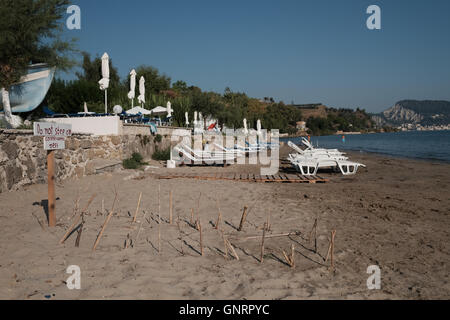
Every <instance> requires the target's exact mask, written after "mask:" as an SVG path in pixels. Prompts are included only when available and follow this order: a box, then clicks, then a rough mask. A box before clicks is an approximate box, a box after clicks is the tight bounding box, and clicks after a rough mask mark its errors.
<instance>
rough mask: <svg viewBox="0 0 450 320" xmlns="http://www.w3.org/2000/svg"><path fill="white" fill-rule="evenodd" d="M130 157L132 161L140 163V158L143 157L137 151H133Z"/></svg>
mask: <svg viewBox="0 0 450 320" xmlns="http://www.w3.org/2000/svg"><path fill="white" fill-rule="evenodd" d="M131 159H133V160H134V161H136V162H137V163H142V160H143V159H144V157H142V155H141V154H140V153H138V152H134V153H133V154H132V155H131Z"/></svg>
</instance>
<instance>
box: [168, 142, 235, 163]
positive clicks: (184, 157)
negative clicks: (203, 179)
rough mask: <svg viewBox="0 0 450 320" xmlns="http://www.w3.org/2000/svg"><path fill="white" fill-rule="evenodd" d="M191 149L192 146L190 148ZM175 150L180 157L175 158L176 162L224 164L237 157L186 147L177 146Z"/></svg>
mask: <svg viewBox="0 0 450 320" xmlns="http://www.w3.org/2000/svg"><path fill="white" fill-rule="evenodd" d="M189 149H190V148H189ZM174 150H175V151H176V152H178V155H179V157H180V159H174V160H175V161H176V162H180V163H184V164H192V165H214V164H221V165H223V166H225V165H228V164H230V162H234V160H235V157H234V156H230V155H219V156H213V155H211V154H203V155H202V154H199V153H198V152H195V151H194V150H192V149H190V150H191V151H188V150H187V149H185V147H184V146H183V147H175V148H174Z"/></svg>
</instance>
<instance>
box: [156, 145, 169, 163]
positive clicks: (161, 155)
mask: <svg viewBox="0 0 450 320" xmlns="http://www.w3.org/2000/svg"><path fill="white" fill-rule="evenodd" d="M152 159H153V160H159V161H161V160H169V159H170V148H167V149H165V150H159V149H158V147H156V148H155V152H154V153H153V154H152Z"/></svg>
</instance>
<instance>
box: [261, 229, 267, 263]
mask: <svg viewBox="0 0 450 320" xmlns="http://www.w3.org/2000/svg"><path fill="white" fill-rule="evenodd" d="M266 228H267V223H264V228H263V235H262V240H261V258H260V259H259V262H260V263H263V261H264V239H265V238H266Z"/></svg>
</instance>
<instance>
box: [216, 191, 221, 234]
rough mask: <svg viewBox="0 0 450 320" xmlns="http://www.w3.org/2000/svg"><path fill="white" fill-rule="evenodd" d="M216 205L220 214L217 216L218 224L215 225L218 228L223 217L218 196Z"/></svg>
mask: <svg viewBox="0 0 450 320" xmlns="http://www.w3.org/2000/svg"><path fill="white" fill-rule="evenodd" d="M216 206H217V210H218V211H219V215H218V216H217V221H216V226H215V227H214V229H216V230H218V229H219V223H220V220H221V218H222V213H221V212H220V206H219V200H218V199H217V198H216Z"/></svg>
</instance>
